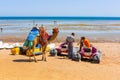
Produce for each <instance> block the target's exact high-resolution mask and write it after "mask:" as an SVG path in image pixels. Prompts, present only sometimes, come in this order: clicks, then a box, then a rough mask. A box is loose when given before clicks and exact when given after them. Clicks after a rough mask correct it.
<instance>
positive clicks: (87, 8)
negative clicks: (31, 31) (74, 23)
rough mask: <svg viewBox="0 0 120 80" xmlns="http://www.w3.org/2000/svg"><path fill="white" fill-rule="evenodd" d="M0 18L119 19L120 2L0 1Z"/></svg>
mask: <svg viewBox="0 0 120 80" xmlns="http://www.w3.org/2000/svg"><path fill="white" fill-rule="evenodd" d="M0 16H97V17H98V16H102V17H104V16H105V17H120V0H0Z"/></svg>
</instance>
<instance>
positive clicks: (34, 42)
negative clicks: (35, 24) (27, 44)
mask: <svg viewBox="0 0 120 80" xmlns="http://www.w3.org/2000/svg"><path fill="white" fill-rule="evenodd" d="M35 46H36V40H34V41H33V47H32V51H33V52H32V54H33V57H34V61H35V62H37V59H36V57H35V54H34V51H35Z"/></svg>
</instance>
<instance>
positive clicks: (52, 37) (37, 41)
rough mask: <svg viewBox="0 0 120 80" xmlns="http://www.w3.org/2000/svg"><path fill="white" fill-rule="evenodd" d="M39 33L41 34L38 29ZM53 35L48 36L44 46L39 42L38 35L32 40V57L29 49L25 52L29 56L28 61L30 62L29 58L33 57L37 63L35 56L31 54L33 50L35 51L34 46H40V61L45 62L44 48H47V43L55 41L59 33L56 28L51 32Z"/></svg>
mask: <svg viewBox="0 0 120 80" xmlns="http://www.w3.org/2000/svg"><path fill="white" fill-rule="evenodd" d="M39 33H41V32H40V29H39ZM52 33H53V34H52V35H50V36H49V37H48V38H47V41H46V43H45V44H42V41H41V40H40V35H39V36H37V37H36V38H35V39H34V40H33V46H32V48H31V49H32V55H31V52H30V50H31V49H28V52H27V55H28V56H29V60H30V61H31V57H34V61H35V62H37V59H36V57H35V54H34V53H33V52H34V50H35V46H36V45H37V44H40V45H41V47H42V61H47V60H46V48H47V45H48V43H50V42H52V41H54V40H55V39H56V37H57V35H58V33H59V30H58V28H56V27H55V28H53V32H52Z"/></svg>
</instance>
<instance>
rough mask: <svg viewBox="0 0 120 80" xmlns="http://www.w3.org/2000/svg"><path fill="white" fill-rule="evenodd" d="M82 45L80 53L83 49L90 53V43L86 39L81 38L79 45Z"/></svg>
mask: <svg viewBox="0 0 120 80" xmlns="http://www.w3.org/2000/svg"><path fill="white" fill-rule="evenodd" d="M79 44H80V49H79V51H81V49H82V47H84V48H86V49H88V51H90V41H89V40H88V39H87V38H85V37H81V39H80V42H79V43H78V45H79Z"/></svg>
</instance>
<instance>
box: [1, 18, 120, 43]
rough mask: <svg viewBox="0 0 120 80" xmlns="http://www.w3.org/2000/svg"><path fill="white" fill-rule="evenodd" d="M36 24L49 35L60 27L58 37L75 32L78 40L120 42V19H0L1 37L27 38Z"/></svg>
mask: <svg viewBox="0 0 120 80" xmlns="http://www.w3.org/2000/svg"><path fill="white" fill-rule="evenodd" d="M36 24H38V25H39V26H41V25H45V28H46V30H47V32H48V33H49V34H51V33H52V29H53V28H54V27H58V28H59V30H60V31H59V35H58V37H63V38H65V37H66V36H67V35H70V34H71V33H72V32H74V33H75V34H76V36H75V37H76V39H79V38H80V37H81V36H85V37H87V38H89V39H90V40H103V41H114V42H116V41H117V42H120V18H119V17H0V28H3V31H2V32H0V37H2V36H6V35H7V36H8V35H9V36H22V35H26V36H27V35H28V33H29V32H30V30H31V28H32V27H33V26H35V25H36Z"/></svg>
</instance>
